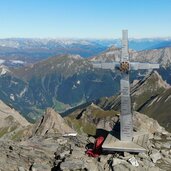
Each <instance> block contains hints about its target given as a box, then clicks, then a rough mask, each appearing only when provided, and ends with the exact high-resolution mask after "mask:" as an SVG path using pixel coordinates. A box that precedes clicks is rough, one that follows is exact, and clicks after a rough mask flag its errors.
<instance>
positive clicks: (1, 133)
mask: <svg viewBox="0 0 171 171" xmlns="http://www.w3.org/2000/svg"><path fill="white" fill-rule="evenodd" d="M30 126H31V124H30V123H29V122H28V121H27V120H26V119H25V118H24V117H23V116H21V115H20V114H19V113H18V112H17V111H16V110H14V109H12V108H10V107H9V106H7V105H6V104H5V103H3V102H2V101H1V100H0V139H13V140H14V139H19V138H23V137H24V136H25V135H26V132H27V131H26V130H27V129H28V128H29V127H30Z"/></svg>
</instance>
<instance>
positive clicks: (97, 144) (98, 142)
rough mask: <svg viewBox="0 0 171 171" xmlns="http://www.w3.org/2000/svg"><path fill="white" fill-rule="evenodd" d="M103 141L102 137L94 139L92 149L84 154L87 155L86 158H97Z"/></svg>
mask: <svg viewBox="0 0 171 171" xmlns="http://www.w3.org/2000/svg"><path fill="white" fill-rule="evenodd" d="M103 141H104V137H102V136H101V137H98V138H96V140H95V142H94V147H93V149H88V150H87V151H86V154H88V156H90V157H98V156H99V155H100V154H101V152H102V144H103Z"/></svg>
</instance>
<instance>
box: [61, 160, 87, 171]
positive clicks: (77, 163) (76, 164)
mask: <svg viewBox="0 0 171 171" xmlns="http://www.w3.org/2000/svg"><path fill="white" fill-rule="evenodd" d="M84 167H85V166H84V162H83V161H81V160H71V161H65V162H62V163H61V165H60V168H61V169H62V170H70V169H71V170H72V169H75V170H78V169H84Z"/></svg>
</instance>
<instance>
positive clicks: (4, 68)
mask: <svg viewBox="0 0 171 171" xmlns="http://www.w3.org/2000/svg"><path fill="white" fill-rule="evenodd" d="M0 70H1V71H0V75H4V74H6V73H7V72H10V71H9V70H8V68H7V67H6V66H4V65H1V66H0Z"/></svg>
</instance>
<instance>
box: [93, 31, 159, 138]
mask: <svg viewBox="0 0 171 171" xmlns="http://www.w3.org/2000/svg"><path fill="white" fill-rule="evenodd" d="M92 64H93V67H94V68H102V69H110V70H115V69H119V70H120V72H121V75H122V76H121V81H120V88H121V114H120V138H121V141H132V138H133V121H132V112H131V97H130V82H129V73H130V70H140V69H157V68H159V64H151V63H140V62H130V58H129V52H128V30H123V31H122V54H121V59H120V62H103V61H99V62H92Z"/></svg>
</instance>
